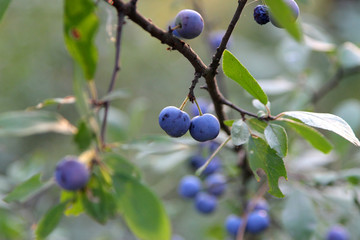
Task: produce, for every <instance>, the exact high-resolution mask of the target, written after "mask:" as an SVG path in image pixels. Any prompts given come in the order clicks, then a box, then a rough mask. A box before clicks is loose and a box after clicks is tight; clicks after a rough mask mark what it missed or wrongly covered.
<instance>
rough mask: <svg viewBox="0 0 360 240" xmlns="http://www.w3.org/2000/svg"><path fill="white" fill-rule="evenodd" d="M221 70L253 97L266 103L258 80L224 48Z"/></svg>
mask: <svg viewBox="0 0 360 240" xmlns="http://www.w3.org/2000/svg"><path fill="white" fill-rule="evenodd" d="M223 70H224V73H225V75H226V76H228V77H229V78H231V79H232V80H234V81H235V82H237V83H238V84H239V85H240V86H241V87H243V88H244V89H245V90H246V91H247V92H248V93H250V94H251V95H252V96H253V97H254V98H256V99H258V100H259V101H260V102H261V103H263V104H267V102H268V98H267V96H266V94H265V93H264V91H263V90H262V89H261V87H260V85H259V84H258V82H257V81H256V80H255V78H254V77H253V76H252V75H251V74H250V73H249V71H248V70H247V69H246V68H245V67H244V66H243V65H242V64H241V63H240V62H239V60H238V59H236V57H235V56H234V55H232V53H231V52H229V51H228V50H225V51H224V54H223Z"/></svg>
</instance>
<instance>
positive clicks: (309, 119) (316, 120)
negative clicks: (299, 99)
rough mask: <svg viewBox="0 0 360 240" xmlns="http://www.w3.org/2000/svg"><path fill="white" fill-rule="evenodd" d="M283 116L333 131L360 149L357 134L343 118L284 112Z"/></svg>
mask: <svg viewBox="0 0 360 240" xmlns="http://www.w3.org/2000/svg"><path fill="white" fill-rule="evenodd" d="M281 115H287V116H290V117H293V118H296V119H299V120H300V121H302V122H303V123H305V124H306V125H309V126H312V127H316V128H321V129H325V130H329V131H332V132H334V133H336V134H338V135H340V136H341V137H343V138H345V139H346V140H348V141H349V142H351V143H353V144H354V145H356V146H358V147H360V141H359V139H358V138H357V137H356V136H355V133H354V132H353V130H352V129H351V127H350V126H349V124H347V122H345V121H344V120H343V119H342V118H340V117H338V116H336V115H333V114H330V113H313V112H303V111H291V112H284V113H282V114H281Z"/></svg>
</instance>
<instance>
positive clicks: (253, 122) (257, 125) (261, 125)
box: [246, 118, 268, 134]
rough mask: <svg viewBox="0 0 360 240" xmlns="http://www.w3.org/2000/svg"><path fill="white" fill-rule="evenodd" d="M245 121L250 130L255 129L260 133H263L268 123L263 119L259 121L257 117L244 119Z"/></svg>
mask: <svg viewBox="0 0 360 240" xmlns="http://www.w3.org/2000/svg"><path fill="white" fill-rule="evenodd" d="M246 122H247V123H248V125H249V127H250V128H251V129H252V130H255V131H257V132H259V133H261V134H263V133H264V131H265V128H266V127H267V126H268V124H267V123H266V122H264V121H260V120H259V119H256V118H251V119H249V120H246Z"/></svg>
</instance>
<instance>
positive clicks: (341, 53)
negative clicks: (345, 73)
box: [338, 42, 360, 68]
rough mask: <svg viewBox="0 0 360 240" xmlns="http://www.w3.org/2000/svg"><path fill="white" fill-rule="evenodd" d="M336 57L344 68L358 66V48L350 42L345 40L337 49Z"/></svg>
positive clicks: (359, 62) (359, 57)
mask: <svg viewBox="0 0 360 240" xmlns="http://www.w3.org/2000/svg"><path fill="white" fill-rule="evenodd" d="M338 58H339V61H340V63H341V65H342V66H343V67H344V68H353V67H358V66H360V48H359V47H358V46H356V45H355V44H353V43H351V42H346V43H344V44H343V45H341V46H340V47H339V49H338Z"/></svg>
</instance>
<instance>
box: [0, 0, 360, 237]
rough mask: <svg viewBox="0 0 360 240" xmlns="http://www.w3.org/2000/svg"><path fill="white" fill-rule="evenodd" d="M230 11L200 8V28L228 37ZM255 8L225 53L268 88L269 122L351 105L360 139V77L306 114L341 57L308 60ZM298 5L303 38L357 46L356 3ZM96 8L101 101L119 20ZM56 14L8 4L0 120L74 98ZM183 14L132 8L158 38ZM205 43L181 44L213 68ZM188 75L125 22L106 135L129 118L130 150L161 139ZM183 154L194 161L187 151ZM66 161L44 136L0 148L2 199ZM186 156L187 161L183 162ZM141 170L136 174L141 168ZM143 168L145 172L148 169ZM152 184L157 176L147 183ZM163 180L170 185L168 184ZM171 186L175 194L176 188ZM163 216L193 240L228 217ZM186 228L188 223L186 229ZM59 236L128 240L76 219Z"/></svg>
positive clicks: (186, 0) (36, 206)
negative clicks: (119, 94)
mask: <svg viewBox="0 0 360 240" xmlns="http://www.w3.org/2000/svg"><path fill="white" fill-rule="evenodd" d="M236 3H237V1H229V0H228V1H219V0H217V1H216V0H202V1H198V4H199V5H200V6H202V9H201V10H202V11H203V12H204V16H203V17H204V20H205V24H208V25H209V28H211V30H218V29H225V28H226V27H227V24H228V22H229V21H230V19H231V18H232V14H233V11H234V9H235V7H236ZM257 4H259V1H249V3H248V4H247V6H246V7H245V9H244V12H243V14H242V16H241V18H240V21H239V23H238V25H237V26H236V28H235V31H234V34H233V39H232V44H231V46H230V51H231V52H232V53H233V54H234V55H235V56H236V57H237V58H238V59H239V60H240V61H241V62H242V63H243V64H244V65H245V66H246V67H247V68H248V69H249V71H250V72H251V73H252V75H253V76H254V77H255V78H256V79H258V80H260V82H261V83H263V84H266V81H269V83H270V84H268V85H264V88H265V91H267V92H268V93H269V95H270V101H271V103H272V113H273V114H274V115H275V114H277V113H280V112H282V111H285V110H295V109H296V110H304V109H310V110H316V111H318V112H331V113H335V112H336V109H339V108H341V109H342V108H343V106H344V105H343V104H347V105H346V106H348V105H349V104H350V106H349V109H352V110H350V111H342V113H341V114H342V117H344V118H345V120H348V121H349V123H350V125H351V126H352V127H353V128H354V130H355V131H356V133H357V136H359V129H360V124H359V123H360V117H359V115H356V114H357V113H359V112H360V103H359V100H360V96H359V89H360V79H359V75H355V76H353V77H350V78H348V79H346V80H344V81H343V82H342V83H341V84H340V85H339V86H338V87H337V88H336V90H334V91H332V92H330V93H329V94H328V95H326V96H325V97H324V98H323V99H321V101H320V102H319V103H317V104H316V106H312V105H311V104H310V105H309V104H307V103H308V101H309V96H311V94H312V92H314V91H315V90H316V89H318V88H319V86H322V85H323V84H324V83H325V82H327V81H329V80H330V79H331V77H332V76H333V75H334V74H335V72H336V69H337V66H338V65H339V64H340V63H339V61H338V57H337V53H330V54H327V53H323V52H316V51H312V50H311V48H310V47H309V46H306V45H305V44H298V43H296V42H294V41H293V40H292V39H291V38H290V37H289V36H288V35H287V33H286V32H285V31H284V30H282V29H278V28H275V27H273V26H272V25H271V24H267V25H264V26H260V25H258V24H256V23H255V21H254V20H253V17H252V11H253V8H254V7H255V6H256V5H257ZM298 4H299V6H300V10H301V15H300V19H299V22H300V23H301V25H302V28H303V30H304V32H305V33H306V34H307V35H309V36H311V37H312V38H314V39H317V40H319V41H322V42H327V43H332V44H336V45H337V46H341V45H342V44H343V43H345V42H352V43H354V44H357V45H358V46H359V44H360V28H359V23H360V14H359V11H358V10H359V9H360V2H359V1H357V0H353V1H350V0H341V1H338V0H301V1H300V0H299V1H298ZM98 5H99V6H98V15H99V17H100V22H101V26H100V27H99V31H98V35H97V39H96V43H97V47H98V54H99V61H98V63H99V64H98V68H97V73H96V78H95V82H96V86H97V88H98V92H99V95H100V96H103V95H104V94H105V92H106V90H107V87H108V84H109V80H110V77H111V73H112V68H113V61H114V43H113V41H112V39H113V37H114V34H115V32H114V29H115V22H116V13H115V11H114V10H113V9H112V8H111V7H110V6H108V5H107V4H105V3H104V2H102V1H99V3H98ZM62 7H63V2H62V1H60V0H55V1H40V0H33V1H30V2H29V1H24V0H17V1H15V0H13V1H12V2H11V3H10V6H9V8H8V10H7V12H6V13H5V15H4V18H3V19H2V22H0V84H1V87H0V102H1V103H2V104H1V105H0V113H2V112H6V111H14V110H24V109H26V108H27V107H29V106H34V105H36V104H38V103H39V102H41V101H42V100H44V99H47V98H53V97H65V96H68V95H72V94H73V90H72V88H73V86H72V80H73V60H72V59H71V57H70V56H69V54H68V53H67V51H66V48H65V45H64V41H63V19H62V17H63V9H62ZM184 8H193V4H192V1H190V0H152V1H139V3H138V10H139V12H141V13H142V14H143V15H144V16H146V17H147V18H149V19H151V20H152V21H153V23H155V24H156V25H157V26H160V27H162V28H164V29H165V28H166V27H167V25H168V24H169V22H170V21H171V20H172V19H173V18H174V16H175V15H176V14H177V12H178V11H180V10H182V9H184ZM206 35H207V33H206V32H205V33H204V34H203V35H202V36H200V37H199V38H196V39H194V40H189V41H186V42H187V43H189V44H190V45H191V47H192V48H193V49H194V50H195V51H196V52H197V53H198V54H199V56H200V57H201V58H202V59H203V61H204V62H205V64H209V63H210V59H211V56H212V54H214V50H211V49H210V48H209V46H208V43H207V39H206ZM193 74H194V70H193V69H192V67H191V65H190V64H189V63H188V62H187V61H186V60H185V59H184V58H183V57H182V56H181V55H180V54H179V53H178V52H176V51H169V50H167V46H166V45H163V44H161V43H160V42H159V41H158V40H156V39H154V38H152V37H151V36H150V35H149V34H148V33H146V32H144V31H143V30H142V29H141V28H140V27H138V26H136V25H135V24H134V23H132V22H131V21H127V22H126V25H125V28H124V32H123V41H122V52H121V72H120V74H119V78H118V81H117V83H116V88H119V89H124V90H126V91H128V92H129V93H130V97H129V98H126V99H122V100H118V101H115V102H114V103H113V104H112V106H114V107H115V108H116V109H117V110H116V111H115V110H114V113H113V114H114V115H113V116H114V117H113V118H110V121H111V123H112V124H111V127H113V128H110V129H118V131H120V132H121V131H126V129H125V128H128V127H129V121H130V117H131V116H132V115H131V114H134V115H137V116H138V117H137V120H138V121H137V124H136V125H135V127H134V126H132V127H133V128H134V131H133V132H132V134H131V136H129V137H127V138H126V140H128V141H129V140H135V139H140V138H142V137H145V136H148V135H157V134H162V131H161V129H160V128H159V126H158V120H157V117H158V113H159V112H160V111H161V109H162V108H164V107H165V106H168V105H174V106H180V104H181V103H182V101H183V99H184V98H185V96H186V94H187V91H188V88H189V86H190V84H191V80H192V79H193ZM220 75H221V73H220ZM221 78H223V81H225V88H226V93H227V96H228V98H229V99H230V100H231V101H233V102H234V103H236V104H238V105H239V106H241V107H242V108H245V109H247V110H250V111H253V112H256V110H255V108H254V107H252V104H251V97H249V96H248V95H247V94H246V93H245V92H244V91H243V90H242V89H240V87H239V86H238V85H236V84H235V83H233V82H232V81H230V80H229V79H224V77H221ZM274 79H281V80H282V81H281V82H279V83H278V84H275V83H274V82H271V80H274ZM203 84H204V80H203V79H201V80H200V85H203ZM266 86H267V87H266ZM284 86H285V87H284ZM195 94H196V96H197V97H200V96H201V97H204V98H208V96H207V93H206V91H205V90H201V89H199V88H197V89H196V92H195ZM349 99H351V101H349ZM49 108H50V109H52V110H53V111H58V112H59V113H61V114H62V115H64V116H65V117H66V118H68V119H69V120H70V121H71V122H72V123H73V124H76V123H77V120H78V114H77V112H76V109H75V107H74V106H72V105H66V106H61V107H59V108H57V107H49ZM354 109H355V110H354ZM338 112H339V111H338ZM338 112H337V113H338ZM349 113H350V114H349ZM116 114H117V115H116ZM339 114H340V113H339ZM229 115H230V116H232V117H238V115H237V114H236V113H233V112H229ZM354 118H355V120H354ZM356 119H358V120H356ZM352 120H354V121H353V122H352ZM119 129H120V130H119ZM114 131H115V130H114ZM110 135H111V134H110ZM113 135H114V136H113ZM113 135H111V136H110V137H113V138H114V140H117V141H119V140H124V139H121V137H119V136H116V134H113ZM188 150H189V151H190V150H191V148H189V149H188ZM69 154H78V152H77V149H76V148H75V145H74V144H73V140H72V137H70V136H63V135H58V134H45V135H36V136H31V137H25V138H1V139H0V174H1V175H0V176H1V180H0V189H1V192H3V193H5V192H7V191H8V190H9V189H10V188H11V186H13V185H14V184H17V183H19V182H20V181H21V180H25V179H27V178H28V177H29V176H31V175H33V174H34V173H37V172H39V171H42V172H43V175H44V178H50V177H51V175H52V172H53V169H54V166H55V164H56V163H57V161H58V160H59V159H61V158H62V157H63V156H64V155H69ZM186 154H189V152H186V153H185V155H184V156H186ZM137 161H138V162H140V164H141V160H137ZM142 161H145V162H146V161H147V159H142ZM160 172H161V171H160ZM184 172H186V170H185V169H181V171H180V173H178V174H177V175H178V176H180V174H181V173H184ZM160 174H164V172H161V173H160ZM149 176H153V175H151V174H149ZM158 178H159V175H156V174H154V176H153V177H149V182H150V183H155V182H156V181H157V180H158ZM167 179H170V178H169V176H167ZM171 184H173V185H175V186H176V184H177V179H176V180H172V181H170V186H167V188H168V189H170V190H169V191H170V192H171V186H172V185H171ZM175 186H174V188H173V189H175V188H176V187H175ZM154 189H155V190H156V191H159V189H161V188H160V187H156V184H154ZM49 191H50V192H52V193H54V194H53V196H54V197H39V199H34V200H31V201H30V202H29V203H27V204H23V205H20V206H19V209H18V212H17V213H16V214H14V215H13V216H12V218H13V219H11V220H9V221H8V222H9V223H12V222H13V223H14V224H13V226H17V224H20V225H21V226H20V228H23V229H24V233H23V235H22V236H17V235H16V234H15V235H14V236H15V237H14V239H30V238H31V237H30V236H31V233H30V228H29V221H30V222H31V221H32V222H35V221H36V220H38V219H39V216H41V214H43V213H44V211H45V210H46V209H47V208H48V207H49V206H50V205H51V204H52V202H53V201H57V195H56V192H57V191H58V189H51V190H49ZM160 194H161V193H160ZM165 196H168V195H165ZM35 200H36V201H35ZM165 200H166V198H165ZM1 204H2V205H4V203H1ZM178 205H180V206H181V207H180V209H181V211H179V208H176V207H174V206H178ZM167 207H168V210H169V214H170V216H171V217H172V218H173V219H175V222H174V224H173V226H174V229H175V233H179V234H180V235H184V236H185V237H186V239H190V240H191V239H205V238H201V237H200V236H204V235H203V231H205V230H204V229H205V228H204V226H209V225H211V224H212V223H214V222H216V221H217V219H223V218H221V217H220V216H221V215H223V216H225V215H226V214H227V212H228V211H226V210H224V211H221V210H220V211H219V212H220V215H217V216H216V217H210V218H208V217H202V216H199V215H198V214H196V213H194V211H193V210H192V208H190V207H189V205H186V204H184V203H183V202H182V201H180V200H173V201H170V203H169V205H167ZM8 208H9V206H6V205H5V206H4V209H5V210H4V212H6V211H8V210H6V209H8ZM29 209H31V210H29ZM9 211H11V208H10V210H9ZM0 216H1V212H0ZM4 216H5V215H4ZM6 216H8V215H6ZM4 219H5V218H4ZM187 219H192V221H191V222H189V221H187ZM193 222H196V224H195V227H197V229H198V230H195V229H194V226H192V225H193ZM10 225H11V224H10ZM61 226H62V227H60V228H58V229H57V230H56V233H54V234H53V235H52V236H53V237H52V238H50V239H79V240H80V239H133V238H131V237H130V236H131V235H129V234H128V231H127V230H126V229H124V228H123V227H120V225H119V223H118V220H114V221H112V222H110V223H109V224H108V225H107V226H100V225H98V224H96V223H94V222H93V221H91V220H90V219H89V218H88V217H86V216H82V217H80V218H77V219H74V218H67V219H66V221H63V222H62V225H61ZM199 226H202V227H199ZM14 228H16V227H14ZM25 229H26V230H25ZM69 229H70V230H69ZM185 229H191V230H189V231H186V230H185ZM0 230H1V226H0ZM215 230H216V229H215ZM197 231H198V232H197ZM114 236H117V237H116V238H115V237H114ZM206 239H210V238H206ZM284 239H285V238H284Z"/></svg>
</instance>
